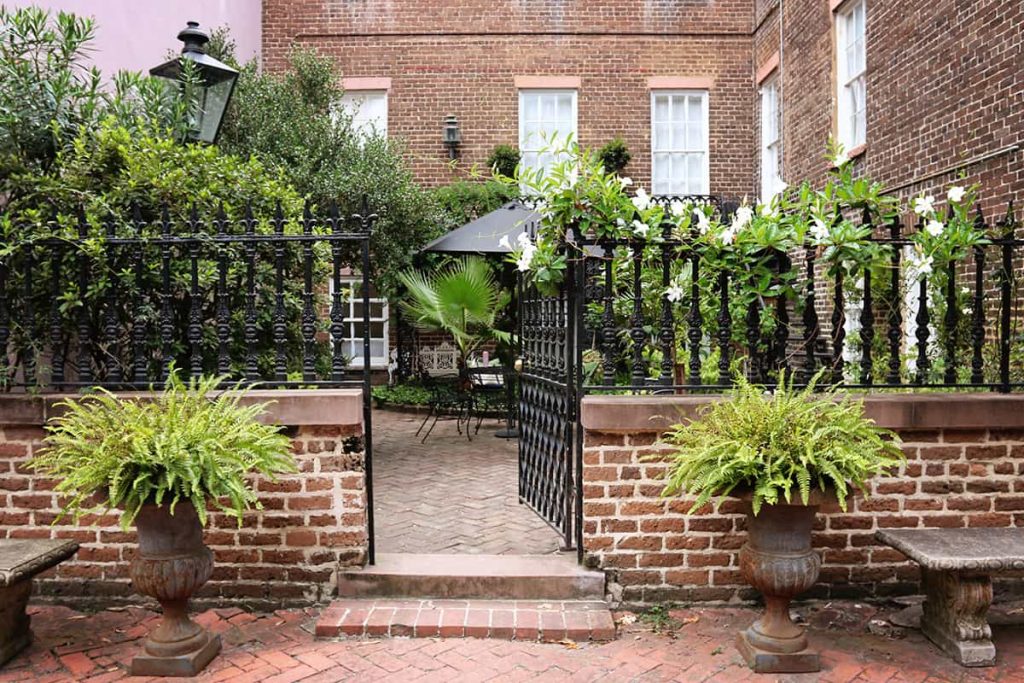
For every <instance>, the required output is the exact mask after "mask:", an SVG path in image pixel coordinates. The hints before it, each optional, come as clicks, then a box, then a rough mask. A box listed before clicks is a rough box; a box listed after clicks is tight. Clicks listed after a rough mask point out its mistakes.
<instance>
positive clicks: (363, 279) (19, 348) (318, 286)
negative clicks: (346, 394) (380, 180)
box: [0, 202, 376, 391]
mask: <svg viewBox="0 0 1024 683" xmlns="http://www.w3.org/2000/svg"><path fill="white" fill-rule="evenodd" d="M364 206H365V202H364ZM375 218H376V216H375V215H371V214H369V212H368V211H366V210H365V209H364V211H363V212H362V213H361V214H358V215H351V216H340V215H339V214H338V211H337V209H333V210H331V211H329V212H328V213H327V214H326V215H323V216H314V215H313V214H312V213H311V211H310V209H309V208H308V207H307V208H306V209H305V211H304V213H303V215H302V216H300V217H285V216H284V215H282V213H281V210H280V208H279V209H278V210H277V212H276V214H275V215H273V216H261V217H256V216H253V215H252V212H251V210H244V211H242V212H240V213H238V214H236V215H235V216H233V217H230V216H229V215H228V214H227V213H225V211H224V210H223V209H221V210H220V211H219V212H217V213H216V215H213V216H205V217H201V216H199V215H198V214H197V213H196V212H195V211H194V210H193V211H192V213H191V215H190V216H189V217H188V218H187V219H184V220H181V219H179V220H175V219H172V218H171V217H170V216H169V214H168V212H167V211H166V210H164V211H163V214H162V217H160V218H158V219H157V220H150V221H147V220H143V218H142V217H141V214H140V213H139V212H138V211H136V212H135V213H134V215H131V216H120V217H112V218H110V219H108V220H103V221H102V222H97V221H89V220H87V219H86V217H85V215H84V213H79V215H78V216H77V219H75V220H73V221H71V223H72V224H71V225H69V224H68V222H67V221H54V222H49V223H46V224H36V225H20V226H14V228H13V230H11V231H10V232H9V237H8V239H7V241H6V244H0V351H2V353H0V388H2V389H3V390H7V391H11V390H16V389H18V388H30V389H34V390H42V391H59V390H67V389H73V388H76V387H87V386H95V385H99V386H104V387H108V388H111V389H139V388H147V387H149V386H151V385H155V386H160V385H161V384H162V382H163V381H164V380H165V378H166V377H167V375H168V372H169V370H170V368H171V366H172V364H173V365H174V366H175V367H177V368H179V369H180V370H182V371H183V372H187V373H188V374H189V375H191V376H198V375H200V374H203V373H218V374H224V375H228V376H230V377H232V378H234V379H237V380H241V381H243V382H246V383H254V382H263V383H266V384H268V385H270V386H274V387H284V386H291V387H294V386H325V387H327V386H330V387H339V386H363V385H364V384H365V383H366V381H367V379H368V369H369V365H370V358H369V354H370V332H371V324H372V323H371V319H370V318H371V316H370V309H371V304H370V298H369V292H370V282H369V258H370V256H369V238H370V231H371V227H372V225H373V222H374V220H375Z"/></svg>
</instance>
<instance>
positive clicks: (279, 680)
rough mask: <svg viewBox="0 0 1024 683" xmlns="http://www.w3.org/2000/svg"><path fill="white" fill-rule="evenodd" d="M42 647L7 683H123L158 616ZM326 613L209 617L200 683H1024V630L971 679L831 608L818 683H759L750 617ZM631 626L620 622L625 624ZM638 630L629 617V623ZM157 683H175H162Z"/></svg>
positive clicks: (136, 613) (73, 619)
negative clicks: (533, 625) (501, 635)
mask: <svg viewBox="0 0 1024 683" xmlns="http://www.w3.org/2000/svg"><path fill="white" fill-rule="evenodd" d="M30 611H31V612H32V613H33V617H32V618H33V627H34V629H35V633H36V640H35V641H34V642H33V643H32V645H31V646H30V647H29V649H28V650H27V651H25V652H24V653H23V654H21V655H19V656H18V657H17V658H15V659H14V660H13V661H12V662H10V663H8V664H7V665H6V666H5V667H3V668H2V669H0V683H14V682H15V681H18V682H20V681H30V682H32V683H56V682H58V681H60V682H63V681H85V682H88V683H103V682H108V681H117V680H122V679H123V680H126V681H142V680H144V679H141V678H130V677H128V676H127V664H128V662H129V661H130V660H131V657H132V656H133V655H134V654H135V653H136V652H138V651H139V649H140V648H141V645H142V642H141V639H142V638H143V636H144V634H145V633H146V632H147V631H148V630H149V629H150V628H151V627H152V625H153V621H154V619H155V618H156V615H155V614H154V613H152V612H149V611H147V610H143V609H140V608H127V609H122V610H118V611H103V612H99V613H98V614H96V615H85V614H81V613H78V612H74V611H72V610H70V609H67V608H64V607H34V608H32V609H31V610H30ZM316 613H317V610H316V609H313V608H311V609H308V610H289V611H281V612H276V613H273V614H262V615H256V614H249V613H246V612H242V611H241V610H238V609H222V610H211V611H207V612H204V613H202V614H201V615H199V619H198V620H199V621H201V622H202V623H203V624H204V625H206V626H208V627H209V628H210V629H212V630H213V631H216V632H218V633H221V634H222V636H223V640H224V650H223V652H222V654H221V655H220V656H219V657H218V658H217V659H215V660H214V661H213V663H211V665H210V666H209V668H208V669H207V670H206V671H205V672H204V673H203V675H201V676H200V677H199V679H198V680H200V681H208V682H211V683H212V682H214V681H222V682H228V683H242V682H251V683H254V682H256V681H260V682H262V683H286V682H292V681H304V682H305V683H323V682H327V681H374V682H376V681H399V682H402V683H405V682H407V681H488V680H489V681H521V680H540V681H608V682H613V683H624V682H628V681H687V682H690V681H693V682H697V681H721V682H723V683H725V682H729V683H731V682H732V681H776V680H780V681H792V682H794V683H802V682H804V681H807V682H810V681H823V682H828V683H832V682H835V683H853V682H856V683H881V682H882V681H887V682H890V683H897V682H901V681H906V682H910V681H916V682H928V683H940V682H945V681H957V682H959V681H1007V682H1009V681H1021V680H1024V628H1022V627H996V628H994V632H995V633H994V640H995V643H996V647H997V648H998V650H999V659H998V665H997V666H995V667H990V668H985V669H965V668H963V667H960V666H958V665H956V664H954V663H953V662H952V661H951V660H950V659H949V658H947V657H946V656H944V655H942V654H941V653H939V651H938V650H936V649H935V648H934V647H933V646H931V645H930V644H929V643H928V642H926V641H925V640H924V639H923V637H922V636H921V635H920V633H918V632H916V631H909V632H907V633H906V634H905V635H904V637H902V638H890V637H885V636H881V635H871V634H869V633H868V632H867V628H866V624H867V622H868V620H869V619H870V618H872V617H873V616H875V614H874V609H873V608H870V607H867V606H865V605H855V604H853V603H838V602H837V603H833V604H831V605H828V606H822V607H819V608H818V609H817V610H816V611H808V612H807V614H808V620H809V621H810V623H811V624H812V625H813V626H814V627H815V629H816V631H815V632H814V633H813V634H812V641H813V642H815V643H816V645H818V646H819V647H822V648H823V652H822V659H823V663H824V670H823V671H822V672H821V673H820V674H803V675H791V676H757V675H754V674H752V673H750V671H749V670H747V669H746V668H745V666H744V665H743V663H742V660H741V659H740V656H739V655H738V654H737V653H736V650H735V649H734V648H733V646H732V639H733V637H734V634H735V632H736V631H737V629H739V628H741V627H743V626H745V625H746V624H748V623H750V621H751V620H752V619H753V618H754V612H753V611H752V610H748V609H721V608H719V609H692V610H681V611H677V612H673V614H672V616H673V617H674V618H675V620H676V624H675V626H674V628H673V630H672V631H670V632H667V633H664V632H663V633H660V634H659V633H653V632H652V626H651V625H650V624H649V623H647V622H645V621H643V620H637V621H636V622H635V623H632V624H629V623H625V624H623V625H622V627H621V629H620V631H621V632H620V635H619V639H618V640H616V641H613V642H610V643H606V644H602V645H588V644H576V643H573V642H570V641H565V642H562V643H550V644H543V643H524V642H516V641H504V640H476V639H450V640H443V639H437V638H424V639H410V638H393V639H384V640H341V641H315V640H314V639H313V636H312V634H311V630H312V625H313V623H314V621H315V616H316ZM623 616H626V615H622V614H620V615H619V617H620V621H622V617H623ZM630 620H631V618H629V617H627V618H626V619H625V622H629V621H630ZM153 680H154V681H159V680H167V679H153Z"/></svg>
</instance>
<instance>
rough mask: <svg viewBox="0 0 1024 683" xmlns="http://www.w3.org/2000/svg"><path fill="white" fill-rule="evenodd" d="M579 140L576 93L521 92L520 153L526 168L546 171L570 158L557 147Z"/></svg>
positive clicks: (571, 91)
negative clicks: (557, 149) (568, 141)
mask: <svg viewBox="0 0 1024 683" xmlns="http://www.w3.org/2000/svg"><path fill="white" fill-rule="evenodd" d="M569 136H572V137H573V139H575V138H576V91H575V90H520V91H519V153H520V155H521V158H520V163H521V164H522V165H523V167H524V168H529V169H533V170H539V171H546V170H547V169H549V168H551V166H553V165H554V164H556V163H558V162H559V161H561V160H562V159H563V158H564V157H565V156H566V155H565V154H564V153H563V154H559V153H557V151H555V150H554V149H552V148H557V146H558V145H559V144H561V143H564V142H565V141H566V140H567V139H568V138H569Z"/></svg>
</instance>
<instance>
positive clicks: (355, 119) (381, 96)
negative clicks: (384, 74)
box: [341, 90, 389, 137]
mask: <svg viewBox="0 0 1024 683" xmlns="http://www.w3.org/2000/svg"><path fill="white" fill-rule="evenodd" d="M369 101H372V102H375V103H377V102H381V103H382V104H380V105H379V106H380V107H381V108H382V109H383V115H382V116H379V115H378V116H370V115H368V113H367V112H366V111H365V110H364V108H365V107H367V104H368V102H369ZM388 104H389V102H388V91H387V90H349V91H346V92H345V94H344V95H343V96H342V101H341V106H342V107H344V108H345V110H346V111H347V112H348V114H349V116H351V117H352V126H353V128H355V129H356V130H357V131H359V132H360V133H361V134H362V135H365V136H367V137H369V136H370V135H371V134H374V133H375V134H377V135H382V136H384V137H387V134H388ZM370 106H373V105H370Z"/></svg>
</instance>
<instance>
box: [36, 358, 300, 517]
mask: <svg viewBox="0 0 1024 683" xmlns="http://www.w3.org/2000/svg"><path fill="white" fill-rule="evenodd" d="M220 384H221V380H220V379H218V378H215V377H207V378H204V379H201V380H195V379H193V380H190V381H189V382H188V384H185V383H184V382H183V381H182V380H181V379H180V378H179V377H178V376H177V374H176V373H174V374H172V376H171V378H170V381H169V383H168V386H167V389H165V390H164V391H163V393H161V394H160V395H159V396H158V397H156V398H155V399H153V400H142V401H139V400H134V399H119V398H117V397H116V396H114V395H113V394H110V393H109V392H106V391H102V390H100V393H99V394H96V395H93V396H87V397H85V398H83V399H81V400H77V401H67V402H65V403H63V404H62V407H63V408H64V409H65V412H64V413H63V414H61V415H60V416H59V417H56V418H54V419H53V420H52V421H51V423H50V425H49V426H48V427H47V429H48V430H49V432H50V434H49V436H47V438H46V448H45V450H43V452H42V453H40V454H39V455H36V456H35V457H34V458H33V459H32V460H31V462H30V463H29V466H30V467H32V468H33V469H35V470H37V471H38V472H40V473H41V474H43V475H45V476H48V477H52V478H53V479H55V480H56V481H57V484H56V486H55V489H54V490H55V491H56V492H57V493H59V494H63V497H64V500H65V501H66V502H64V504H63V513H62V516H63V515H71V516H72V517H73V518H74V519H75V520H78V518H80V517H81V516H82V515H83V514H85V513H87V512H89V511H90V510H94V509H96V507H97V506H96V504H95V502H94V500H95V499H94V496H98V497H99V499H100V500H102V503H100V505H99V507H106V508H107V509H111V508H120V509H121V510H122V513H121V526H122V527H124V528H128V527H129V526H131V523H132V522H133V521H134V520H135V517H136V516H137V515H138V513H139V510H140V508H141V507H142V506H143V505H145V504H147V503H155V504H157V505H162V504H168V505H170V509H171V514H173V513H174V506H175V505H176V504H177V503H179V502H181V501H183V500H185V501H190V502H191V503H192V504H193V505H194V506H195V508H196V512H197V513H198V514H199V520H200V521H201V522H202V523H203V524H204V525H205V524H206V521H207V518H208V513H207V505H212V506H213V507H214V508H216V509H218V510H221V511H223V512H226V513H228V514H230V515H232V516H233V517H235V518H236V519H237V520H238V525H239V526H241V525H242V514H243V513H244V512H245V511H246V510H249V509H251V508H256V509H262V505H261V504H260V502H259V498H258V497H257V495H256V493H255V492H254V491H253V490H252V484H251V483H250V479H249V476H250V475H251V474H254V473H256V474H260V475H263V476H266V477H268V478H270V479H274V478H275V475H277V474H279V473H286V472H294V471H296V467H295V461H294V458H293V457H292V455H291V441H290V440H289V439H288V437H287V436H285V435H283V434H281V433H280V432H279V431H278V428H277V427H275V426H272V425H264V424H260V422H259V421H258V420H257V417H258V416H259V415H261V414H262V413H263V412H264V411H265V409H266V404H253V405H242V404H241V399H242V398H243V396H244V395H245V392H244V391H241V390H238V389H237V388H236V389H235V390H230V391H223V392H220V393H216V392H217V390H218V389H219V388H220ZM59 519H60V517H58V520H59Z"/></svg>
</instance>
